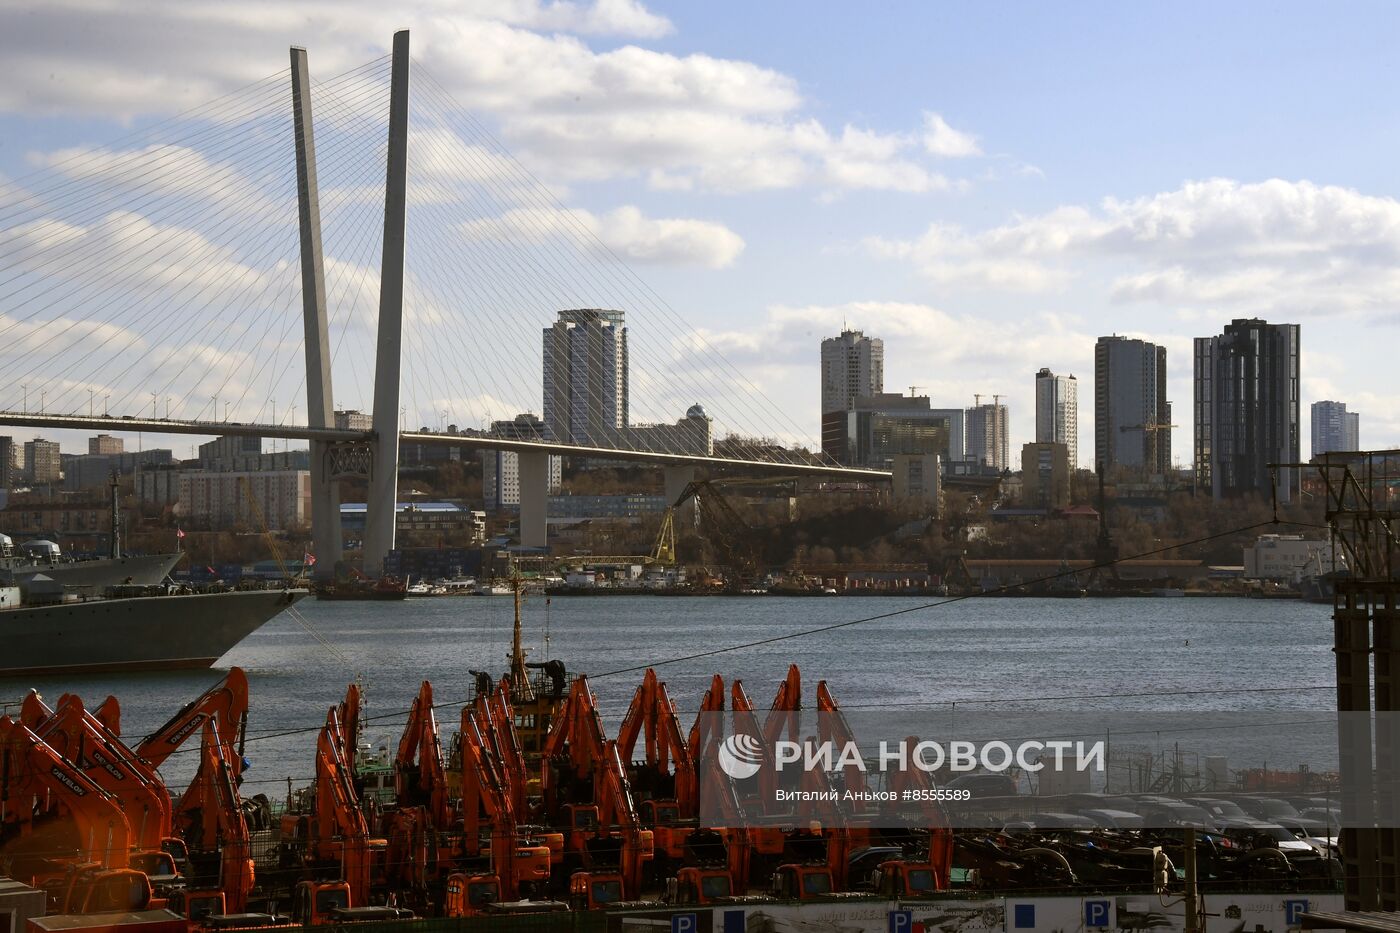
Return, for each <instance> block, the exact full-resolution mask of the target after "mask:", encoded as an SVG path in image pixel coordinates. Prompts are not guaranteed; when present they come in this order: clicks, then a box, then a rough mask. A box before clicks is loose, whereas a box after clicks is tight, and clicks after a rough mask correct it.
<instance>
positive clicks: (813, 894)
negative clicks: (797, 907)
mask: <svg viewBox="0 0 1400 933" xmlns="http://www.w3.org/2000/svg"><path fill="white" fill-rule="evenodd" d="M834 890H835V888H834V887H833V886H832V883H831V869H830V868H828V867H826V866H825V865H780V866H778V870H777V871H775V872H773V896H774V897H777V898H782V899H783V900H789V901H806V900H812V899H815V898H820V897H823V896H825V895H827V894H830V893H831V892H832V891H834Z"/></svg>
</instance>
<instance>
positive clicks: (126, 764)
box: [20, 690, 188, 885]
mask: <svg viewBox="0 0 1400 933" xmlns="http://www.w3.org/2000/svg"><path fill="white" fill-rule="evenodd" d="M20 717H21V719H22V720H23V721H25V723H26V725H27V726H28V727H29V728H30V729H31V730H32V731H33V732H34V734H35V735H37V736H38V737H39V738H40V739H42V740H43V741H44V742H45V743H47V744H48V746H49V747H50V748H52V749H53V750H54V751H55V752H56V753H58V754H59V755H60V756H61V757H63V758H64V759H66V760H67V761H69V762H70V763H72V764H74V765H76V766H77V767H78V769H79V770H81V771H82V772H83V773H84V774H85V775H87V777H88V778H90V779H91V780H92V782H93V783H95V784H96V785H97V786H98V787H101V788H102V789H103V790H105V791H106V792H107V793H109V794H111V795H112V796H113V797H115V798H116V799H117V802H118V804H119V805H120V806H121V808H122V812H123V813H124V814H125V816H126V820H127V824H128V825H129V826H130V828H131V831H132V840H131V841H132V845H133V852H132V855H131V860H130V864H131V867H133V868H139V869H141V870H142V871H144V872H145V873H146V874H147V875H148V876H149V877H150V878H151V880H152V882H154V883H156V884H159V885H169V884H173V883H175V882H176V881H178V880H179V871H178V867H177V864H176V860H177V859H178V860H179V861H180V862H181V863H183V862H184V860H185V858H186V856H187V854H188V853H187V850H186V846H185V843H184V841H183V840H181V839H178V838H175V837H174V836H173V835H172V828H171V827H172V820H171V804H170V791H169V790H167V789H166V786H165V782H164V781H162V780H161V778H160V775H159V774H157V773H156V771H155V769H154V768H152V767H151V766H150V765H148V764H147V763H146V762H144V761H142V760H141V759H140V758H138V757H136V754H135V753H134V752H132V751H131V749H129V748H127V747H126V746H125V745H124V744H122V741H121V739H120V738H118V737H117V736H116V735H114V734H113V733H112V732H111V730H110V729H108V728H107V726H106V725H105V724H104V723H102V722H101V721H100V720H98V719H97V718H96V717H95V716H93V715H92V714H91V713H89V712H88V711H87V710H85V709H84V708H83V703H82V700H80V699H79V698H78V697H77V696H75V695H73V694H71V693H65V694H64V695H63V696H62V697H61V698H60V699H59V702H58V710H57V711H54V710H50V709H49V708H48V706H47V705H46V704H45V703H44V702H43V700H42V699H41V698H40V697H39V695H38V694H37V693H35V692H34V691H32V690H31V691H30V693H29V695H28V696H26V697H25V699H24V703H23V704H22V706H21V710H20ZM31 723H32V725H30V724H31Z"/></svg>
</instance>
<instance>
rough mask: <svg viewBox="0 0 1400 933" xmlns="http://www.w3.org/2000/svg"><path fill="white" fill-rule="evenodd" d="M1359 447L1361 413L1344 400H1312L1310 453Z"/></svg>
mask: <svg viewBox="0 0 1400 933" xmlns="http://www.w3.org/2000/svg"><path fill="white" fill-rule="evenodd" d="M1360 449H1361V415H1360V414H1359V413H1358V412H1354V411H1347V403H1346V402H1313V404H1312V455H1313V456H1314V457H1316V456H1318V455H1319V454H1325V453H1331V452H1332V451H1334V450H1360Z"/></svg>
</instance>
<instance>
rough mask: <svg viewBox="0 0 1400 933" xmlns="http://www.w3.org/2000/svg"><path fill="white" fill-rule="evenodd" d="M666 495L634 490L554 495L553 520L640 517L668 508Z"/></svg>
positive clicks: (551, 516) (550, 498) (550, 512)
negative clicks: (625, 492) (600, 493)
mask: <svg viewBox="0 0 1400 933" xmlns="http://www.w3.org/2000/svg"><path fill="white" fill-rule="evenodd" d="M669 504H670V503H668V502H667V501H666V497H665V496H658V495H649V494H646V493H630V494H622V495H616V496H550V497H549V518H550V520H551V521H555V520H558V521H565V520H577V519H584V518H611V519H623V520H630V519H637V518H641V517H642V516H643V515H655V514H657V513H658V512H664V511H666V506H667V505H669Z"/></svg>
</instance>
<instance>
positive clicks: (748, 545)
mask: <svg viewBox="0 0 1400 933" xmlns="http://www.w3.org/2000/svg"><path fill="white" fill-rule="evenodd" d="M796 482H797V479H796V477H792V476H775V477H772V478H769V479H747V478H740V477H733V478H726V479H702V480H695V481H694V482H690V483H687V484H686V486H685V488H684V489H683V490H681V494H680V495H679V496H677V497H676V501H675V502H673V503H671V504H670V505H669V506H667V507H666V511H665V512H664V513H663V514H662V516H661V528H660V529H659V530H658V532H657V535H656V544H655V546H654V547H653V548H652V551H651V561H652V562H653V563H657V564H665V565H673V564H675V563H676V512H677V510H679V509H680V508H681V506H683V505H685V504H686V503H687V502H688V501H690V500H691V499H694V500H695V507H696V510H697V512H698V514H699V525H700V528H701V535H702V536H703V537H704V538H705V540H706V541H707V542H708V543H709V544H710V546H711V547H712V548H713V549H714V550H715V552H716V554H715V556H716V558H718V562H719V563H721V564H725V565H727V566H729V567H731V568H732V569H733V570H734V571H735V573H736V574H737V575H738V576H739V577H740V578H746V577H749V576H752V575H753V573H754V571H755V570H757V565H758V555H757V554H756V553H755V549H754V547H753V529H752V528H750V527H749V523H748V522H746V521H745V520H744V518H743V516H741V515H740V514H739V513H738V511H737V510H736V509H735V508H734V506H733V505H732V504H731V503H730V502H729V500H728V499H727V498H726V497H725V496H724V495H723V493H722V492H721V488H722V487H724V486H775V485H782V484H787V483H796Z"/></svg>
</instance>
